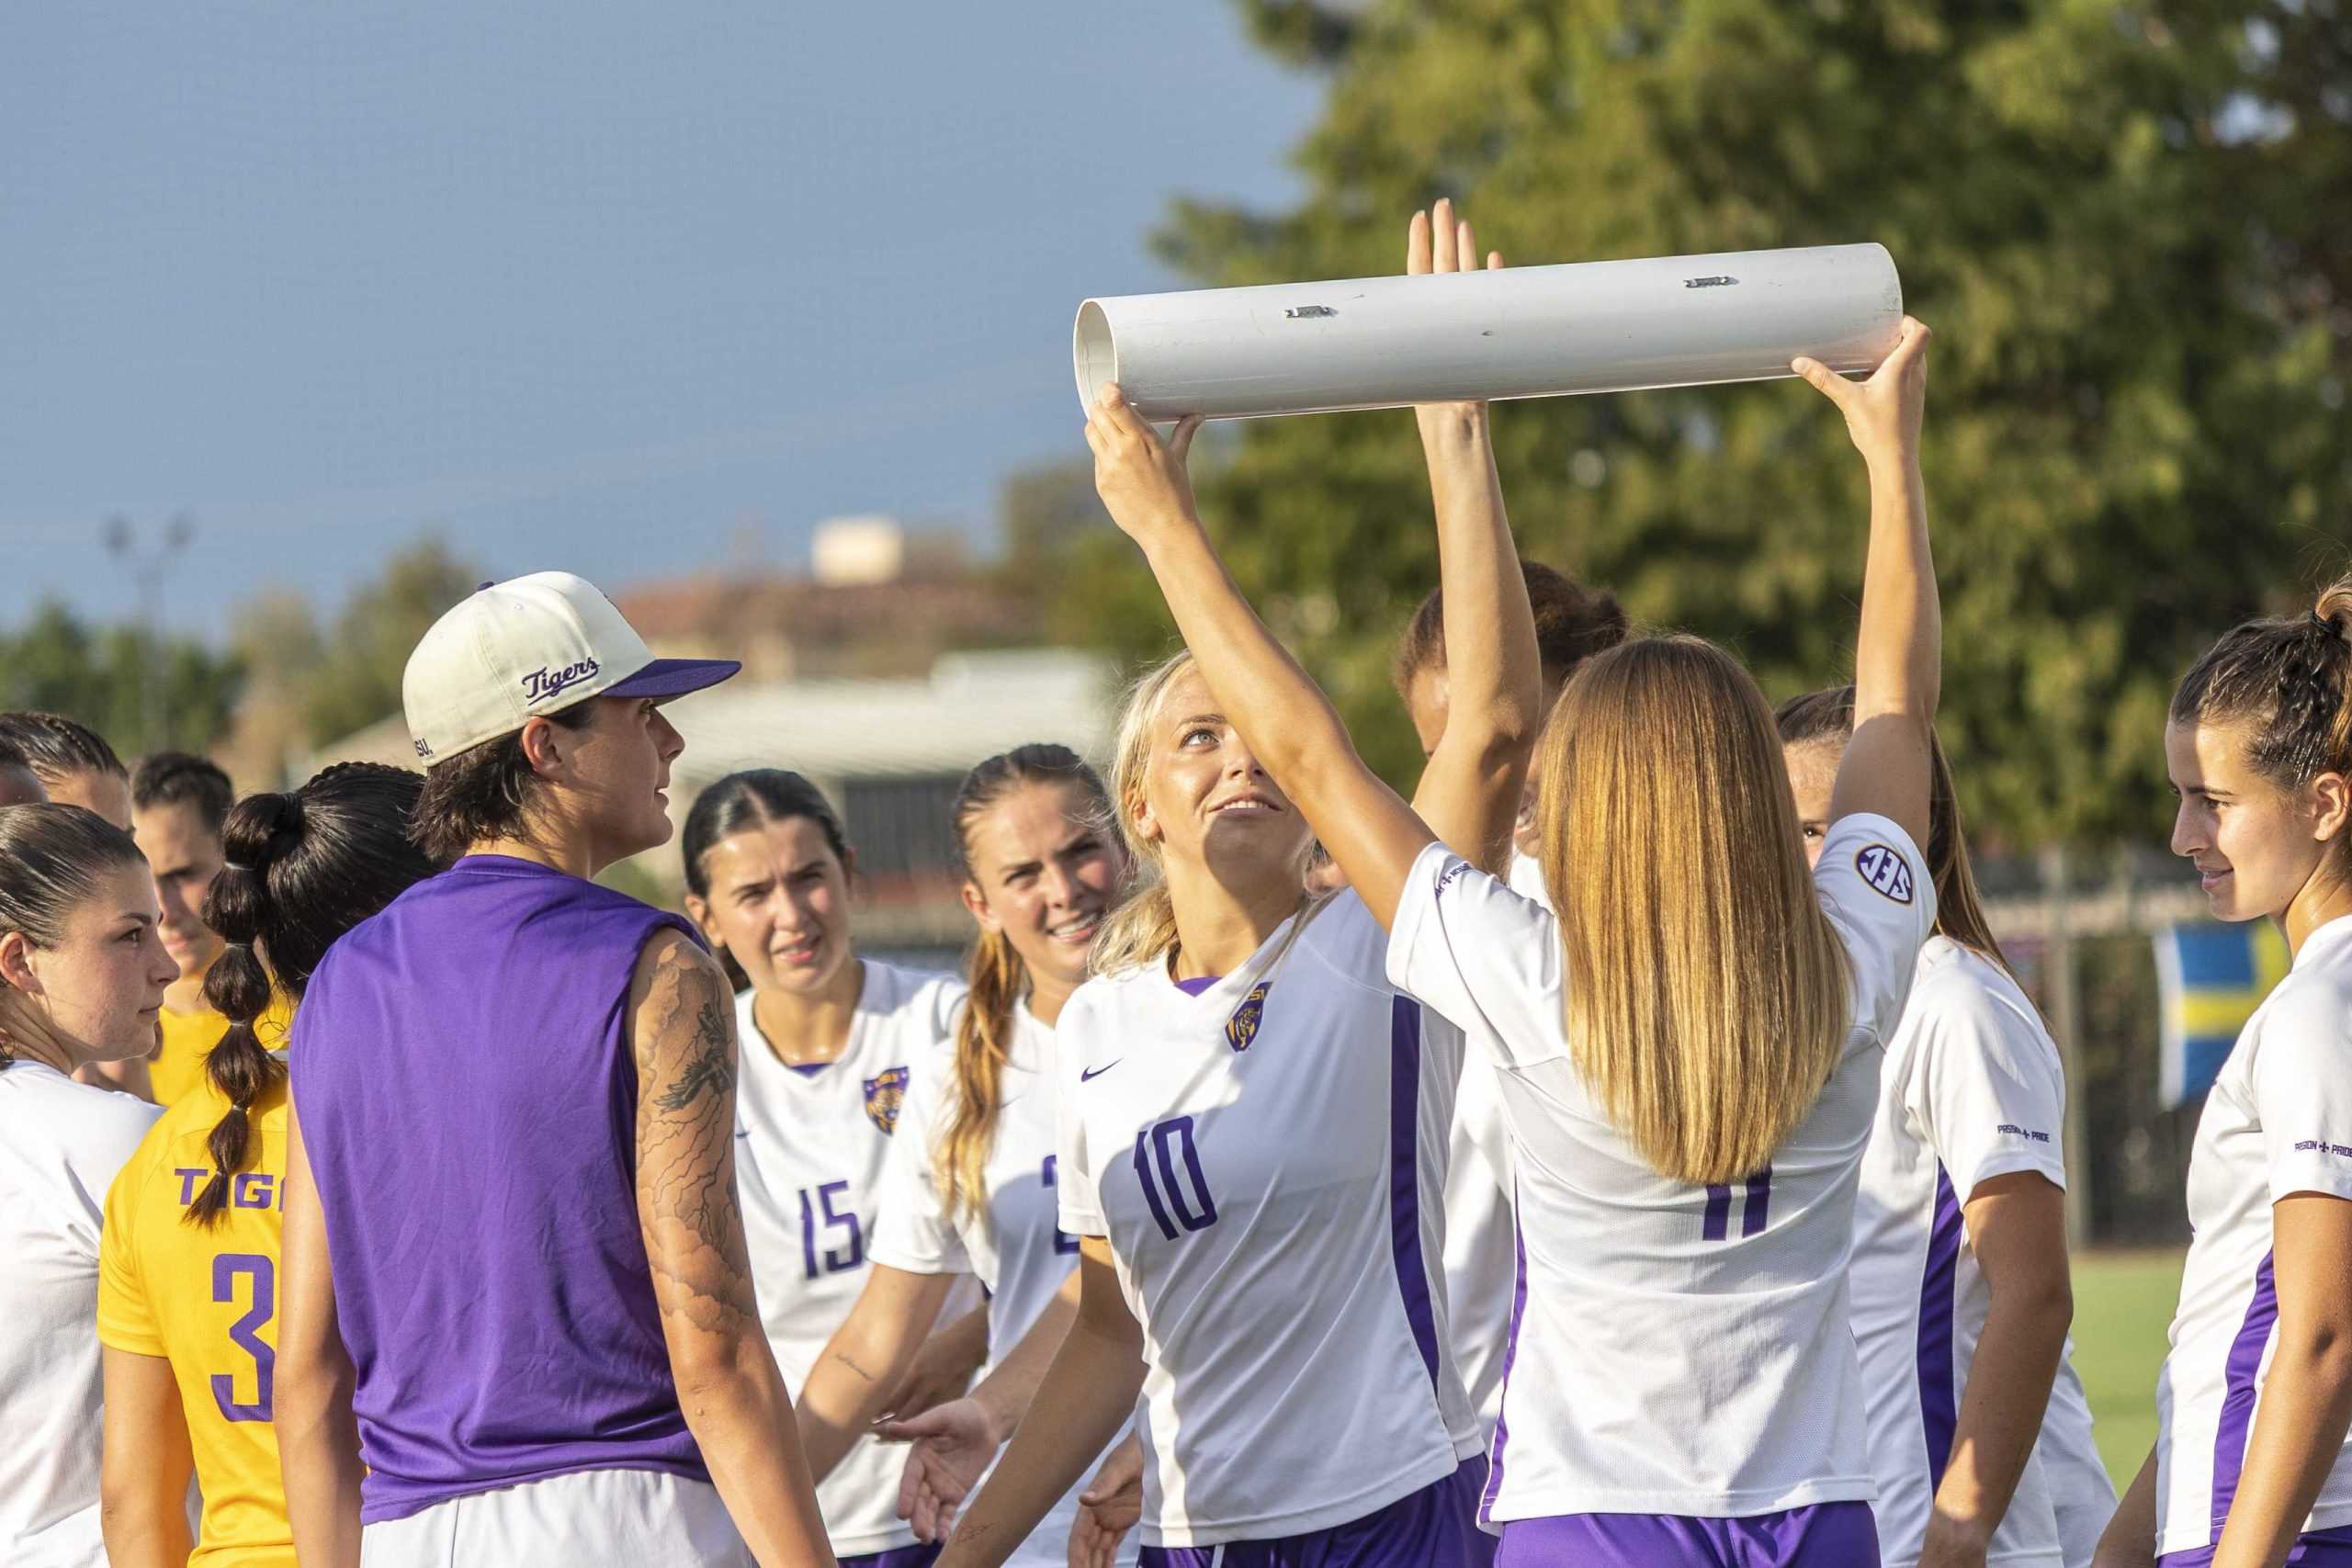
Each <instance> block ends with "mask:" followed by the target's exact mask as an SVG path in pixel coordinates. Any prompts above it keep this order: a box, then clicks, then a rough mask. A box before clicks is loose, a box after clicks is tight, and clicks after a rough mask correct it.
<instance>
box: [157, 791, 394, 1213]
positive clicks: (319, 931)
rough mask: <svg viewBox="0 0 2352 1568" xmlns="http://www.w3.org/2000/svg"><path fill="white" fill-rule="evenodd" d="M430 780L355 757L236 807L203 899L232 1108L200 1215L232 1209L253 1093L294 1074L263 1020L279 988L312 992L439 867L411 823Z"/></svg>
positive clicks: (218, 1133) (210, 1071)
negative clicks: (342, 944) (273, 1050)
mask: <svg viewBox="0 0 2352 1568" xmlns="http://www.w3.org/2000/svg"><path fill="white" fill-rule="evenodd" d="M423 787H424V780H422V779H421V778H419V777H418V776H417V775H416V774H414V773H409V772H407V771H405V770H403V769H400V768H387V767H380V766H378V765H377V764H375V763H371V762H346V763H343V764H340V765H338V766H336V767H332V768H329V769H328V770H327V771H326V772H324V773H321V774H320V775H319V776H318V777H316V778H314V779H312V780H311V782H310V783H309V784H304V785H303V786H302V787H301V788H300V789H299V790H294V791H289V792H288V793H286V794H283V795H247V796H246V797H245V798H244V799H243V800H241V801H239V802H238V803H237V804H236V806H235V807H232V809H231V810H230V812H229V816H228V819H227V821H226V822H225V823H224V824H223V825H222V828H221V846H222V850H223V852H224V853H225V856H226V859H227V861H228V864H227V866H226V867H225V868H224V869H223V870H222V871H221V873H220V875H219V876H217V877H215V878H214V879H213V882H212V888H211V891H210V892H209V893H207V894H206V895H205V898H204V923H205V924H206V925H208V926H209V927H211V928H212V929H213V930H214V931H217V932H219V933H220V936H221V937H222V938H223V939H224V940H226V941H227V942H228V943H229V947H228V950H227V951H226V952H224V953H221V955H220V958H218V959H217V960H215V961H214V963H213V965H212V968H211V970H210V972H209V973H208V974H207V975H206V976H205V977H204V999H205V1002H206V1004H207V1005H208V1006H209V1007H210V1008H211V1009H212V1010H214V1011H216V1012H218V1013H220V1015H221V1016H222V1017H224V1018H226V1019H228V1021H229V1029H228V1032H227V1033H225V1034H223V1035H221V1037H220V1043H218V1044H216V1045H215V1046H213V1047H212V1049H211V1051H210V1052H209V1053H208V1054H207V1055H206V1056H205V1058H204V1071H205V1076H206V1077H208V1078H209V1079H210V1080H211V1082H212V1087H213V1088H214V1089H218V1090H220V1093H221V1094H222V1095H223V1096H224V1097H226V1098H227V1100H228V1101H229V1110H228V1111H227V1113H226V1114H224V1115H223V1116H222V1117H221V1118H220V1121H219V1122H215V1123H214V1124H213V1128H212V1132H211V1134H210V1135H209V1137H208V1138H207V1139H206V1140H205V1147H206V1150H207V1151H208V1152H209V1154H210V1155H211V1156H212V1177H211V1179H210V1180H209V1181H207V1182H206V1183H205V1185H204V1189H203V1190H202V1191H200V1192H198V1194H197V1197H196V1201H195V1202H194V1203H192V1204H190V1205H189V1206H188V1211H187V1218H188V1220H189V1221H190V1222H191V1223H193V1224H199V1225H209V1224H213V1223H214V1222H215V1221H217V1220H218V1219H219V1218H220V1214H221V1213H222V1212H223V1211H224V1210H226V1209H227V1208H228V1206H229V1192H230V1183H231V1181H232V1179H234V1177H235V1175H236V1173H237V1172H238V1171H240V1170H242V1169H243V1168H244V1167H245V1164H246V1161H247V1160H248V1159H249V1158H250V1157H251V1155H252V1152H253V1147H252V1145H253V1122H252V1111H253V1106H254V1101H255V1100H259V1099H260V1098H261V1097H262V1096H263V1095H264V1094H266V1092H268V1091H269V1090H270V1089H273V1088H275V1087H276V1086H277V1084H279V1083H280V1082H282V1081H284V1079H285V1077H286V1067H285V1065H284V1064H283V1063H281V1062H280V1061H278V1059H277V1057H276V1056H273V1055H270V1053H269V1052H268V1051H266V1050H265V1049H264V1048H263V1046H262V1043H261V1036H260V1035H259V1033H258V1032H256V1030H255V1028H254V1025H255V1024H256V1022H257V1021H259V1020H260V1018H261V1016H262V1015H263V1014H264V1013H265V1012H266V1011H268V1010H269V1007H270V1003H271V1001H272V1000H273V999H274V998H275V997H276V996H277V993H278V992H281V991H282V992H284V993H285V994H286V995H287V996H288V997H289V998H299V997H300V995H301V994H302V991H303V988H304V987H307V986H308V985H309V984H310V983H311V972H312V971H313V970H315V969H316V968H317V967H318V965H319V961H320V960H321V959H322V958H324V957H325V956H326V951H327V948H328V947H329V946H330V945H332V944H333V942H334V940H335V938H337V937H339V936H341V935H342V934H343V933H344V932H345V931H349V930H350V929H351V928H352V927H353V926H355V925H357V924H358V923H359V922H360V921H361V920H364V919H367V918H368V916H370V915H372V914H374V913H376V911H378V910H379V909H381V908H383V907H384V906H385V905H387V904H389V903H390V902H391V901H392V899H393V898H395V897H398V896H399V895H400V893H401V890H402V889H403V888H406V887H407V886H409V885H410V884H412V883H413V882H416V881H419V880H421V879H422V878H424V877H425V876H429V875H431V874H432V873H433V872H434V870H435V869H436V868H435V863H434V862H432V861H430V860H428V859H426V858H425V855H424V852H423V851H421V850H419V849H418V848H417V847H416V846H415V845H414V844H413V843H412V842H411V841H410V840H409V838H408V833H407V824H408V818H409V814H410V812H411V811H413V809H414V808H415V806H416V800H417V795H418V793H419V791H420V790H421V789H422V788H423ZM264 953H266V954H267V955H268V962H267V964H264V962H263V954H264Z"/></svg>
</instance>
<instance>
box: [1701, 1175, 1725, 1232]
mask: <svg viewBox="0 0 2352 1568" xmlns="http://www.w3.org/2000/svg"><path fill="white" fill-rule="evenodd" d="M1727 1235H1731V1189H1730V1188H1729V1187H1714V1186H1711V1187H1709V1188H1708V1189H1707V1216H1706V1218H1705V1219H1704V1220H1702V1222H1701V1223H1700V1225H1699V1239H1700V1240H1702V1241H1721V1240H1723V1239H1724V1237H1725V1236H1727Z"/></svg>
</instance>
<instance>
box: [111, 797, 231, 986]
mask: <svg viewBox="0 0 2352 1568" xmlns="http://www.w3.org/2000/svg"><path fill="white" fill-rule="evenodd" d="M130 836H131V837H132V838H134V839H136V840H138V841H139V849H140V852H141V853H142V854H144V855H145V856H146V857H147V863H148V865H149V866H151V867H153V871H154V876H155V898H156V903H157V906H158V908H161V909H162V911H163V924H162V926H161V928H160V930H161V932H162V935H163V939H164V952H166V953H170V954H171V955H172V962H173V963H175V964H178V965H179V967H180V976H181V977H182V978H186V977H187V976H191V975H201V974H203V973H204V972H205V971H206V970H207V969H209V968H210V967H211V966H212V961H213V960H214V959H215V958H218V957H219V956H220V950H221V948H222V947H224V946H226V945H227V944H226V943H225V942H222V941H221V940H220V938H219V937H218V936H216V935H214V934H213V931H212V928H211V927H209V926H208V925H206V924H205V923H204V913H203V911H204V895H205V893H206V892H207V891H208V890H209V889H210V887H211V886H212V879H213V878H214V877H216V876H218V875H220V859H221V852H220V835H219V834H218V833H215V832H214V831H213V830H212V829H211V828H210V827H209V825H208V824H207V823H206V822H205V820H204V814H203V813H202V812H200V811H198V809H197V808H196V807H193V806H151V807H148V808H147V809H145V810H144V811H133V812H132V813H131V818H130Z"/></svg>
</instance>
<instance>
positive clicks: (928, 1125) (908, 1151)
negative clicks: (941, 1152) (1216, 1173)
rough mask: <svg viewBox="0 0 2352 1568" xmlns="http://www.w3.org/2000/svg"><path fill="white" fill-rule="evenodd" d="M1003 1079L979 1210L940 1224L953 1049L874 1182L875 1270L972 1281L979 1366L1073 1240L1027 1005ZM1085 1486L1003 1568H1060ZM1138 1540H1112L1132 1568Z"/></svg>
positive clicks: (1026, 1323)
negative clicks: (981, 1345) (980, 1304)
mask: <svg viewBox="0 0 2352 1568" xmlns="http://www.w3.org/2000/svg"><path fill="white" fill-rule="evenodd" d="M1007 1056H1008V1060H1007V1061H1006V1063H1005V1065H1004V1069H1003V1076H1002V1077H1001V1078H1000V1079H999V1080H998V1084H997V1105H998V1111H997V1119H996V1139H995V1141H994V1142H993V1143H992V1144H991V1145H989V1157H988V1163H987V1164H986V1166H985V1167H983V1168H982V1170H981V1179H982V1181H983V1182H984V1183H985V1185H986V1187H987V1190H988V1213H987V1214H986V1216H985V1217H984V1218H976V1217H975V1216H974V1215H972V1213H970V1212H969V1211H968V1210H967V1211H966V1212H964V1213H960V1214H958V1215H957V1216H956V1218H955V1219H954V1220H953V1221H951V1220H949V1218H948V1217H947V1210H946V1205H945V1203H944V1201H943V1195H942V1192H941V1189H940V1185H939V1181H938V1179H937V1178H936V1176H935V1174H934V1173H935V1172H936V1170H937V1169H938V1166H937V1164H936V1155H937V1151H938V1148H939V1146H940V1145H941V1143H942V1142H943V1141H944V1139H945V1137H946V1134H947V1126H948V1122H949V1121H950V1119H951V1118H952V1117H953V1116H954V1114H955V1111H956V1105H957V1103H958V1100H959V1098H960V1097H959V1091H958V1089H957V1087H956V1077H955V1043H954V1042H953V1040H952V1039H951V1040H950V1041H949V1042H948V1043H945V1044H943V1045H941V1046H940V1047H938V1055H937V1056H936V1058H935V1059H934V1061H933V1066H932V1067H931V1069H930V1070H929V1071H918V1072H917V1073H916V1074H915V1080H914V1086H913V1088H912V1089H911V1090H910V1092H909V1094H908V1096H907V1104H906V1109H905V1110H904V1111H901V1112H900V1113H899V1116H900V1120H901V1121H902V1122H904V1123H905V1125H906V1127H907V1129H908V1131H909V1132H910V1134H911V1133H914V1132H916V1131H917V1130H921V1131H922V1134H923V1135H922V1136H907V1137H900V1138H894V1139H893V1140H892V1141H891V1145H892V1146H891V1149H890V1163H889V1168H888V1170H887V1172H886V1173H885V1174H884V1177H883V1197H882V1212H883V1213H884V1214H885V1215H886V1216H887V1218H886V1219H885V1220H884V1222H883V1224H882V1225H881V1228H880V1229H879V1230H878V1231H876V1234H875V1238H874V1261H875V1262H876V1263H881V1264H887V1265H888V1266H889V1267H890V1268H893V1269H905V1270H907V1272H909V1273H910V1274H971V1275H973V1276H975V1277H976V1278H978V1280H979V1281H980V1283H981V1284H983V1285H985V1286H987V1287H988V1291H989V1367H990V1368H993V1367H994V1366H995V1365H996V1363H997V1362H998V1361H999V1360H1001V1359H1003V1357H1004V1353H1005V1352H1006V1351H1008V1350H1010V1349H1012V1347H1013V1346H1015V1345H1017V1344H1019V1343H1020V1342H1021V1339H1022V1337H1023V1335H1025V1334H1027V1333H1028V1332H1029V1330H1030V1328H1031V1326H1032V1325H1035V1323H1036V1321H1037V1319H1038V1317H1039V1315H1040V1314H1043V1313H1044V1312H1045V1310H1046V1307H1047V1305H1049V1304H1050V1303H1052V1301H1053V1299H1054V1297H1055V1295H1056V1294H1057V1292H1059V1291H1060V1290H1061V1288H1062V1285H1063V1282H1064V1281H1066V1280H1068V1279H1069V1274H1070V1270H1071V1269H1075V1268H1077V1267H1078V1237H1076V1236H1074V1235H1070V1234H1069V1232H1068V1231H1065V1230H1063V1229H1062V1228H1061V1224H1060V1219H1061V1214H1060V1205H1059V1199H1058V1194H1057V1192H1056V1190H1055V1186H1056V1183H1055V1175H1056V1166H1057V1158H1056V1155H1055V1148H1054V1139H1055V1135H1056V1130H1057V1122H1056V1118H1055V1114H1054V1095H1055V1089H1056V1085H1057V1077H1056V1074H1055V1070H1054V1063H1055V1047H1054V1032H1053V1031H1052V1030H1050V1029H1048V1028H1046V1026H1045V1025H1044V1024H1042V1023H1040V1022H1038V1021H1037V1019H1036V1016H1035V1014H1033V1013H1032V1012H1030V1010H1029V1006H1028V1004H1027V1003H1026V1002H1022V1003H1018V1004H1016V1005H1015V1006H1014V1008H1013V1010H1012V1041H1011V1043H1010V1048H1009V1050H1008V1052H1007ZM1101 1463H1102V1461H1101V1460H1100V1459H1097V1460H1096V1461H1095V1462H1094V1463H1093V1464H1091V1465H1089V1466H1088V1467H1087V1472H1086V1478H1085V1479H1084V1480H1082V1481H1080V1483H1078V1485H1077V1486H1075V1487H1073V1488H1071V1490H1070V1493H1069V1495H1068V1496H1066V1497H1064V1498H1063V1499H1062V1500H1061V1501H1060V1502H1059V1503H1057V1504H1056V1505H1054V1509H1053V1511H1052V1512H1051V1513H1049V1514H1047V1515H1046V1517H1045V1518H1044V1520H1043V1521H1041V1522H1040V1523H1039V1524H1038V1526H1037V1528H1036V1529H1034V1530H1032V1531H1030V1532H1029V1539H1028V1540H1025V1541H1023V1542H1022V1544H1021V1545H1020V1546H1018V1547H1016V1548H1014V1549H1013V1553H1012V1556H1011V1557H1010V1558H1008V1559H1006V1568H1063V1565H1064V1564H1065V1563H1066V1562H1069V1532H1070V1527H1071V1526H1072V1525H1073V1524H1075V1523H1076V1522H1077V1520H1078V1498H1079V1494H1080V1493H1081V1492H1083V1491H1085V1490H1086V1487H1087V1485H1088V1483H1091V1481H1092V1480H1093V1478H1094V1472H1095V1470H1096V1469H1097V1468H1099V1467H1100V1465H1101ZM1136 1551H1137V1543H1136V1539H1135V1537H1134V1536H1133V1535H1129V1536H1128V1537H1127V1538H1126V1540H1125V1541H1123V1542H1121V1545H1120V1553H1119V1559H1118V1560H1119V1562H1121V1563H1122V1564H1125V1565H1130V1568H1131V1565H1132V1564H1133V1563H1134V1562H1135V1560H1136Z"/></svg>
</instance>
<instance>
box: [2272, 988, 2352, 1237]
mask: <svg viewBox="0 0 2352 1568" xmlns="http://www.w3.org/2000/svg"><path fill="white" fill-rule="evenodd" d="M2277 1001H2278V1007H2277V1008H2276V1010H2272V1011H2271V1012H2270V1013H2269V1015H2268V1016H2267V1017H2266V1018H2265V1019H2264V1020H2263V1022H2262V1042H2261V1045H2262V1049H2261V1051H2260V1053H2259V1054H2258V1055H2256V1057H2255V1059H2254V1099H2255V1109H2256V1119H2257V1120H2258V1121H2259V1122H2260V1123H2261V1125H2262V1143H2263V1153H2264V1156H2265V1163H2266V1164H2267V1167H2268V1169H2269V1175H2270V1201H2272V1202H2274V1203H2275V1202H2277V1201H2278V1200H2280V1199H2281V1198H2285V1197H2288V1196H2289V1195H2290V1194H2292V1193H2296V1192H2324V1193H2325V1194H2327V1195H2328V1196H2329V1197H2331V1198H2347V1199H2352V1070H2347V1069H2352V1016H2347V1014H2346V1011H2345V1010H2344V1008H2343V1006H2342V1005H2341V1003H2342V993H2341V992H2340V991H2339V990H2338V989H2337V988H2336V987H2333V986H2311V987H2301V988H2298V989H2297V990H2295V991H2293V992H2291V993H2289V994H2284V995H2281V996H2279V997H2278V998H2277Z"/></svg>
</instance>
